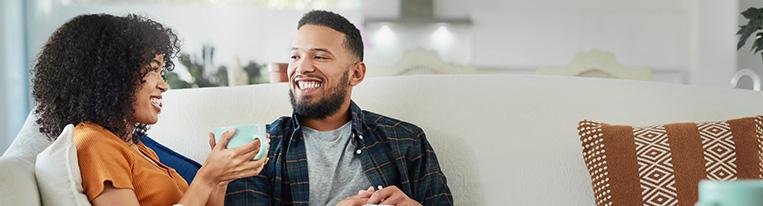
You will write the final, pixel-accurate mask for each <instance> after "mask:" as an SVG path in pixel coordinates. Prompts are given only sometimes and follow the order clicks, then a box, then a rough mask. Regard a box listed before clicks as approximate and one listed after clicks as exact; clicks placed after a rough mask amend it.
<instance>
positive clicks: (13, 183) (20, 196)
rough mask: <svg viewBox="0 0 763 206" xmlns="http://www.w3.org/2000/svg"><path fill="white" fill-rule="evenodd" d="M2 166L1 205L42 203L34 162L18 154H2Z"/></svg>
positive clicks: (33, 205) (0, 182) (0, 163)
mask: <svg viewBox="0 0 763 206" xmlns="http://www.w3.org/2000/svg"><path fill="white" fill-rule="evenodd" d="M0 168H2V175H0V200H2V202H1V203H0V205H30V206H35V205H40V196H39V195H38V194H39V191H38V190H37V184H36V183H35V177H34V164H33V163H32V162H30V161H27V160H25V159H22V158H19V157H16V156H2V157H0Z"/></svg>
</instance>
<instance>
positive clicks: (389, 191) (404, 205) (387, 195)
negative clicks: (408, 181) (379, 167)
mask: <svg viewBox="0 0 763 206" xmlns="http://www.w3.org/2000/svg"><path fill="white" fill-rule="evenodd" d="M371 189H373V188H371ZM366 194H367V193H366ZM367 203H368V204H378V205H396V206H397V205H400V206H420V205H421V204H419V203H418V202H416V201H415V200H413V199H411V198H409V197H408V195H405V193H403V191H401V190H400V188H397V187H396V186H389V187H385V188H383V189H381V190H379V191H376V192H373V194H372V195H371V197H370V198H368V202H367Z"/></svg>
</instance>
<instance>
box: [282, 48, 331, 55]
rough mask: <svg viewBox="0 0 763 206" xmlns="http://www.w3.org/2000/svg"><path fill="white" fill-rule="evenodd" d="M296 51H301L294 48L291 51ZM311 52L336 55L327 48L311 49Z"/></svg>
mask: <svg viewBox="0 0 763 206" xmlns="http://www.w3.org/2000/svg"><path fill="white" fill-rule="evenodd" d="M294 50H299V48H297V47H292V48H291V51H294ZM309 51H312V52H326V53H329V54H334V53H332V52H331V50H329V49H326V48H311V49H309Z"/></svg>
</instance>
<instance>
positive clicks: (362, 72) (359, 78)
mask: <svg viewBox="0 0 763 206" xmlns="http://www.w3.org/2000/svg"><path fill="white" fill-rule="evenodd" d="M365 78H366V64H365V63H363V62H362V61H361V62H358V63H355V64H354V65H352V76H351V77H350V85H351V86H355V85H358V84H360V82H363V79H365Z"/></svg>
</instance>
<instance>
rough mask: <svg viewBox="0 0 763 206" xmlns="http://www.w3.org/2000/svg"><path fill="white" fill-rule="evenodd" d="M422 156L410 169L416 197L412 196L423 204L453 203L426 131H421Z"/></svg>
mask: <svg viewBox="0 0 763 206" xmlns="http://www.w3.org/2000/svg"><path fill="white" fill-rule="evenodd" d="M418 139H419V141H420V142H419V144H420V145H419V146H420V150H418V152H420V153H421V158H418V159H417V160H416V161H414V162H413V164H412V165H413V167H410V168H409V169H410V170H412V171H409V173H408V174H411V179H412V180H411V181H412V182H414V190H415V195H414V196H415V197H411V198H413V199H415V200H416V201H418V202H419V203H421V204H422V205H453V196H452V195H451V193H450V188H448V181H447V179H446V178H445V174H444V173H443V172H442V170H440V163H439V162H438V161H437V156H436V155H435V153H434V149H433V148H432V145H430V144H429V141H427V139H426V135H425V134H424V132H423V131H422V132H420V133H419V138H418Z"/></svg>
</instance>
